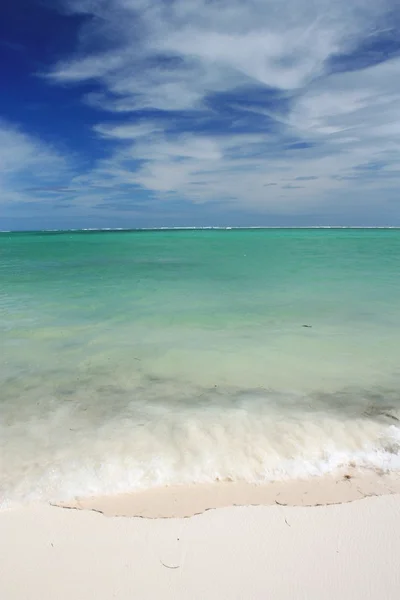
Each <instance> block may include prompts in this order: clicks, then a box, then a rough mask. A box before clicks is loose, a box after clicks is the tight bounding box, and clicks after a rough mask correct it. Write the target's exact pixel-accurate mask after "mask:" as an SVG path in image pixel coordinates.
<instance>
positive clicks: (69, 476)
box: [0, 229, 400, 506]
mask: <svg viewBox="0 0 400 600" xmlns="http://www.w3.org/2000/svg"><path fill="white" fill-rule="evenodd" d="M399 269H400V231H398V230H332V229H331V230H229V231H223V230H221V231H206V230H202V231H158V232H156V231H152V232H144V231H142V232H65V233H12V234H9V233H3V234H0V336H1V337H0V340H1V348H0V350H1V355H0V379H1V397H0V494H1V499H0V501H1V503H2V505H3V506H10V505H14V504H18V503H20V502H26V501H31V500H37V499H45V500H60V499H68V498H71V497H73V496H75V495H82V496H84V495H89V494H90V495H92V494H102V493H112V492H119V491H130V490H134V489H138V488H145V487H150V486H156V485H164V484H172V483H174V484H176V483H188V482H200V481H214V480H217V479H222V480H225V479H229V480H246V481H258V482H262V481H268V480H274V479H282V478H293V477H308V476H313V475H319V474H322V473H326V472H329V471H331V470H333V469H335V468H337V467H338V466H340V465H343V464H348V463H350V462H352V463H355V464H358V465H360V466H367V467H371V468H381V469H385V470H386V469H398V468H400V458H399V456H398V451H399V450H400V445H399V443H400V429H399V425H400V422H399V421H398V419H399V418H400V377H399V365H400V361H399V359H400V277H399ZM305 326H307V327H305Z"/></svg>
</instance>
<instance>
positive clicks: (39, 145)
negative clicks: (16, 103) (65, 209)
mask: <svg viewBox="0 0 400 600" xmlns="http://www.w3.org/2000/svg"><path fill="white" fill-rule="evenodd" d="M68 170H69V167H68V164H67V160H66V158H65V157H64V156H62V154H61V153H60V152H58V151H57V150H55V149H54V148H52V147H51V146H50V145H48V144H45V143H44V142H43V141H41V140H39V139H37V138H35V137H34V136H31V135H28V134H26V133H24V132H22V131H21V130H20V129H19V128H17V127H16V126H15V125H13V124H10V123H7V122H5V121H0V204H2V205H7V204H11V203H15V202H34V201H36V200H37V198H38V196H37V194H36V192H38V193H39V194H40V192H41V191H43V189H44V187H45V188H46V189H48V190H53V191H54V190H57V191H60V189H59V187H58V186H59V184H60V181H61V180H62V179H65V178H66V177H67V176H68Z"/></svg>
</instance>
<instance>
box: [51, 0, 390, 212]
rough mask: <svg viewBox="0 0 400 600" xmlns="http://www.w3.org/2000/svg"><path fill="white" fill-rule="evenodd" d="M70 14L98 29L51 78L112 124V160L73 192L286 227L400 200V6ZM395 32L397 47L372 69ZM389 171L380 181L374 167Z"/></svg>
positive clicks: (129, 0) (108, 6)
mask: <svg viewBox="0 0 400 600" xmlns="http://www.w3.org/2000/svg"><path fill="white" fill-rule="evenodd" d="M65 6H66V7H67V8H68V10H70V11H71V12H80V13H87V14H88V15H89V16H90V17H91V19H89V20H88V21H87V22H86V25H85V26H84V27H83V28H82V31H81V37H80V40H81V43H80V46H79V47H78V48H77V49H76V53H75V54H74V56H71V57H69V58H66V59H64V60H62V61H60V62H59V63H58V64H56V65H54V67H53V69H51V71H50V72H49V73H48V74H47V75H46V77H47V78H48V79H49V80H50V81H52V82H53V83H55V84H64V85H66V84H69V85H71V84H75V85H79V84H81V83H87V82H96V86H97V91H92V92H91V93H89V94H88V93H85V94H84V95H83V97H82V100H83V101H84V102H86V103H88V104H89V105H91V106H93V107H96V108H97V109H101V110H103V111H105V113H104V114H105V115H106V113H108V114H109V119H106V118H105V117H104V118H103V119H102V120H100V122H99V123H98V125H96V126H95V127H94V133H95V135H97V136H98V138H99V143H104V144H108V145H109V156H108V158H107V159H102V160H101V161H99V162H98V164H97V166H96V167H95V168H94V169H93V170H92V171H90V172H88V173H83V174H81V175H80V176H79V177H78V178H76V179H75V180H74V182H73V185H74V186H76V187H77V188H78V189H79V187H81V189H83V188H85V189H88V188H89V189H93V190H94V189H95V188H97V189H104V190H109V194H111V195H112V194H117V195H118V196H120V195H121V194H122V196H124V195H125V196H124V197H125V198H127V197H128V196H129V194H131V195H132V194H133V193H137V191H138V190H142V191H144V192H145V193H146V194H148V195H149V197H153V198H157V199H158V200H160V201H163V202H164V201H165V202H166V203H167V202H168V201H170V200H171V198H179V199H184V200H186V201H188V202H192V203H195V204H199V203H213V202H215V201H220V202H221V201H222V202H224V203H225V206H226V210H231V209H235V210H237V209H240V208H242V209H251V210H256V211H261V212H262V211H269V212H274V213H277V212H278V213H282V214H288V213H291V214H298V213H304V212H309V211H322V212H323V211H324V210H325V209H328V208H329V210H331V208H332V206H334V205H336V206H341V207H342V208H343V210H345V211H347V212H351V210H353V209H354V210H356V211H358V212H360V210H361V208H362V205H360V202H359V200H358V199H355V200H354V201H352V200H351V198H352V195H353V194H354V195H355V194H356V193H357V195H360V194H364V195H365V198H367V197H368V198H369V197H370V196H371V194H373V193H374V194H375V195H376V198H377V201H376V206H375V210H377V209H378V202H382V194H383V195H384V197H385V198H386V197H387V198H388V199H390V200H391V199H392V197H393V194H394V191H395V189H396V187H397V186H398V185H399V183H400V181H399V179H398V178H399V176H400V142H399V141H398V139H399V138H398V136H399V133H400V58H399V57H397V54H398V53H399V51H400V44H399V45H398V46H396V43H395V42H394V41H393V40H394V39H395V36H394V33H393V32H394V31H397V29H396V27H397V24H396V22H395V19H394V18H393V14H394V13H393V10H394V9H395V2H394V0H383V1H382V2H379V3H373V2H370V1H369V0H354V1H353V2H348V0H337V1H336V2H332V1H330V0H329V1H328V0H320V1H319V2H314V1H312V0H288V1H287V2H282V1H281V0H249V1H248V2H243V1H242V0H229V1H228V0H220V1H216V2H209V1H207V0H173V1H168V2H164V1H162V0H139V1H138V0H110V1H108V2H104V1H101V0H98V1H95V0H90V1H89V0H87V1H85V0H84V1H81V0H80V1H79V2H78V1H75V0H74V1H72V0H71V1H69V2H67V1H66V4H65ZM388 32H389V33H390V35H391V39H392V42H391V45H390V47H389V46H388V45H386V46H385V48H386V50H385V52H381V53H379V52H378V50H376V51H374V54H373V56H372V55H371V50H370V49H371V48H372V47H374V48H375V49H379V39H381V38H382V39H383V38H384V39H385V40H386V39H387V38H388ZM350 57H352V59H351V60H350ZM368 57H369V58H368ZM346 65H347V67H346ZM121 119H123V120H122V121H121ZM377 163H379V165H380V169H379V176H377V175H376V172H377V170H376V169H375V176H374V177H372V176H371V173H372V172H373V169H372V168H370V169H369V168H368V165H373V164H377ZM297 182H298V183H297ZM300 182H301V183H300ZM89 196H90V195H89ZM90 197H91V198H92V200H93V203H94V205H95V204H97V205H98V204H99V201H98V199H97V200H96V194H93V195H91V196H90ZM97 198H98V196H97ZM378 198H379V200H378ZM349 199H350V203H349ZM108 201H112V202H113V203H114V205H115V203H116V202H117V201H116V200H113V199H112V198H111V199H110V197H109V196H108ZM366 202H367V203H368V207H369V210H373V209H374V204H373V200H366ZM371 203H372V204H371ZM371 207H372V208H371ZM399 217H400V211H399Z"/></svg>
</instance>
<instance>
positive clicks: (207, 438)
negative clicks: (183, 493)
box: [0, 383, 400, 506]
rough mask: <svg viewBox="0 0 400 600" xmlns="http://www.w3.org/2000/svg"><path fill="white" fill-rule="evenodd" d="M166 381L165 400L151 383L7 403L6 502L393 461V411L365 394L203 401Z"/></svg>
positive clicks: (231, 395)
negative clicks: (338, 398)
mask: <svg viewBox="0 0 400 600" xmlns="http://www.w3.org/2000/svg"><path fill="white" fill-rule="evenodd" d="M164 388H165V395H164V398H162V397H161V395H160V389H161V387H160V386H157V385H155V386H154V385H151V386H149V387H148V388H147V389H146V390H143V388H139V387H138V388H137V389H136V390H133V389H132V388H131V389H130V390H129V391H128V390H125V393H124V394H123V395H122V396H121V395H118V394H115V390H114V394H115V395H114V397H113V396H112V395H111V394H112V393H113V390H112V389H109V390H108V391H107V390H104V392H103V393H102V394H101V393H100V392H98V394H97V397H96V398H91V399H89V400H88V398H87V397H86V398H85V397H84V394H83V393H82V392H77V393H75V394H73V395H72V397H68V398H66V400H65V401H64V402H62V403H60V402H59V401H57V400H56V399H55V398H54V397H53V398H47V399H46V400H43V399H42V401H39V404H35V405H33V404H30V405H29V406H28V405H27V406H25V407H23V406H21V405H20V406H19V407H14V410H13V409H12V407H11V406H10V407H9V412H8V418H7V419H6V420H3V422H2V424H1V425H0V436H1V437H0V440H1V442H0V445H1V448H0V449H1V458H0V461H1V468H0V470H1V489H2V501H1V504H2V506H13V505H16V504H19V503H23V502H29V501H33V500H46V501H56V500H69V499H71V498H73V497H75V496H90V495H102V494H112V493H118V492H129V491H133V490H137V489H144V488H148V487H153V486H160V485H172V484H184V483H195V482H198V483H202V482H212V481H215V480H234V481H247V482H266V481H272V480H283V479H291V478H305V477H311V476H318V475H323V474H326V473H329V472H331V471H334V470H335V469H337V468H338V467H340V466H343V465H348V464H353V465H355V466H358V467H363V468H373V469H382V470H385V471H391V470H399V469H400V456H399V450H400V428H399V427H398V426H397V421H396V420H395V419H396V418H398V417H396V415H399V416H400V414H399V413H398V412H395V411H393V409H390V410H391V412H389V409H387V408H382V410H380V409H379V406H380V405H379V402H378V405H377V406H376V407H375V409H374V410H371V408H370V401H369V399H368V397H363V396H362V394H361V395H360V397H359V398H357V399H356V401H354V398H353V402H352V403H351V402H350V405H349V406H346V404H343V403H342V405H340V403H339V404H337V405H336V406H335V405H334V404H332V405H331V406H330V405H329V401H328V399H325V400H324V401H323V402H322V401H321V402H320V403H318V401H316V399H315V398H312V397H310V398H308V397H305V396H301V395H296V394H290V393H287V394H286V395H285V394H273V393H272V392H265V393H259V392H239V391H237V390H236V392H235V390H226V391H224V392H223V393H221V392H218V393H217V392H211V391H210V392H209V394H208V396H207V397H204V396H203V397H202V399H199V398H198V390H197V393H196V394H195V395H194V396H193V397H191V396H190V394H191V393H193V394H194V392H195V391H194V390H189V391H188V392H187V393H186V395H182V394H184V392H183V390H182V389H180V390H178V389H177V388H175V387H174V386H173V385H172V386H169V387H168V385H167V384H165V383H164ZM178 392H179V393H180V394H181V396H180V397H178V395H177V394H178ZM107 394H108V397H107ZM350 399H351V396H349V400H350ZM331 402H333V403H334V402H335V397H334V396H332V397H331ZM310 404H311V405H313V406H312V408H310Z"/></svg>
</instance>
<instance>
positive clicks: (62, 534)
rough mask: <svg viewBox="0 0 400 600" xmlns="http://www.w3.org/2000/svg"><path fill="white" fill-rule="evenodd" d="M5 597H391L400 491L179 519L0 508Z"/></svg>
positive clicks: (396, 577) (399, 541)
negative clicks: (339, 501)
mask: <svg viewBox="0 0 400 600" xmlns="http://www.w3.org/2000/svg"><path fill="white" fill-rule="evenodd" d="M0 598H1V599H2V600H3V599H4V600H13V599H16V600H64V599H65V600H92V599H93V600H94V599H96V600H111V599H112V598H117V599H124V600H125V599H126V600H128V599H138V600H146V599H152V600H155V599H159V598H160V599H161V598H162V599H166V600H169V599H171V600H172V599H173V600H179V599H182V600H183V599H185V600H196V599H198V600H213V599H215V600H225V599H229V600H233V599H237V600H247V599H253V598H254V599H260V600H264V599H265V600H268V599H270V598H271V599H272V600H279V599H285V600H289V599H290V600H294V599H295V600H297V599H304V600H330V599H332V600H333V599H334V600H369V599H374V600H375V599H376V600H392V599H393V600H395V599H396V600H397V599H398V598H400V495H396V494H392V495H386V496H379V497H371V498H366V499H364V500H357V501H355V502H351V503H347V504H337V505H331V506H316V507H292V506H290V507H287V506H278V505H275V506H260V507H230V508H222V509H218V510H210V511H207V512H205V513H204V514H201V515H198V516H195V517H192V518H181V519H143V518H122V517H110V518H107V517H104V516H103V515H100V514H98V513H95V512H93V511H79V510H68V509H62V508H56V507H47V506H42V507H32V508H24V509H16V510H10V511H6V512H3V513H0Z"/></svg>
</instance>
